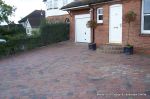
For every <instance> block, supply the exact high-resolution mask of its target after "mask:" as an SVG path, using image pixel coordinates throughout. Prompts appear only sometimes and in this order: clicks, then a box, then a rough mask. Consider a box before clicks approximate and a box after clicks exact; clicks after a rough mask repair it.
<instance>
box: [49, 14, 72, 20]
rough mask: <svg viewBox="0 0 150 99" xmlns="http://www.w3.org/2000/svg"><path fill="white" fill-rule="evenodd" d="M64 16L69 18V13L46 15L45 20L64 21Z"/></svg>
mask: <svg viewBox="0 0 150 99" xmlns="http://www.w3.org/2000/svg"><path fill="white" fill-rule="evenodd" d="M66 18H69V19H70V15H68V14H66V15H58V16H48V17H47V20H48V21H50V22H65V20H66Z"/></svg>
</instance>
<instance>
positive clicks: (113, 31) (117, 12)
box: [109, 4, 122, 43]
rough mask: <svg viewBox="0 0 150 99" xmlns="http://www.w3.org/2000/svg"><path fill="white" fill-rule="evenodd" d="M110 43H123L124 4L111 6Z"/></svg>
mask: <svg viewBox="0 0 150 99" xmlns="http://www.w3.org/2000/svg"><path fill="white" fill-rule="evenodd" d="M109 17H110V19H109V43H122V5H121V4H116V5H112V6H110V14H109Z"/></svg>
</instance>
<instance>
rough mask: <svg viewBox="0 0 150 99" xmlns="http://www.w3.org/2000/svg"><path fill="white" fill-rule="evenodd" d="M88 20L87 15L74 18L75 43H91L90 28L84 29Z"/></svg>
mask: <svg viewBox="0 0 150 99" xmlns="http://www.w3.org/2000/svg"><path fill="white" fill-rule="evenodd" d="M89 20H90V16H89V14H84V15H76V16H75V33H76V42H87V43H90V42H91V32H90V31H91V30H90V28H87V27H86V24H87V22H88V21H89Z"/></svg>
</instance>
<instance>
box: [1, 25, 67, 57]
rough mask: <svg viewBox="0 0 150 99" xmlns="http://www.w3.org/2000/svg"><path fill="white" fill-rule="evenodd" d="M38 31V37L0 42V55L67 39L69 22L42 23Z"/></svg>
mask: <svg viewBox="0 0 150 99" xmlns="http://www.w3.org/2000/svg"><path fill="white" fill-rule="evenodd" d="M40 32H41V35H40V36H38V37H37V36H35V37H34V36H33V37H23V38H17V39H9V40H8V41H7V42H6V43H0V56H7V55H12V54H15V53H17V52H22V51H25V50H29V49H33V48H36V47H41V46H45V45H48V44H52V43H57V42H61V41H65V40H68V34H69V24H66V23H53V24H44V25H42V26H41V27H40Z"/></svg>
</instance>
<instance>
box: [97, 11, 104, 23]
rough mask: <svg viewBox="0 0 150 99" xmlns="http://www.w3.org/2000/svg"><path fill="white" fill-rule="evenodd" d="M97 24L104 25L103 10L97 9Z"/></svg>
mask: <svg viewBox="0 0 150 99" xmlns="http://www.w3.org/2000/svg"><path fill="white" fill-rule="evenodd" d="M97 23H103V8H98V9H97Z"/></svg>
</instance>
